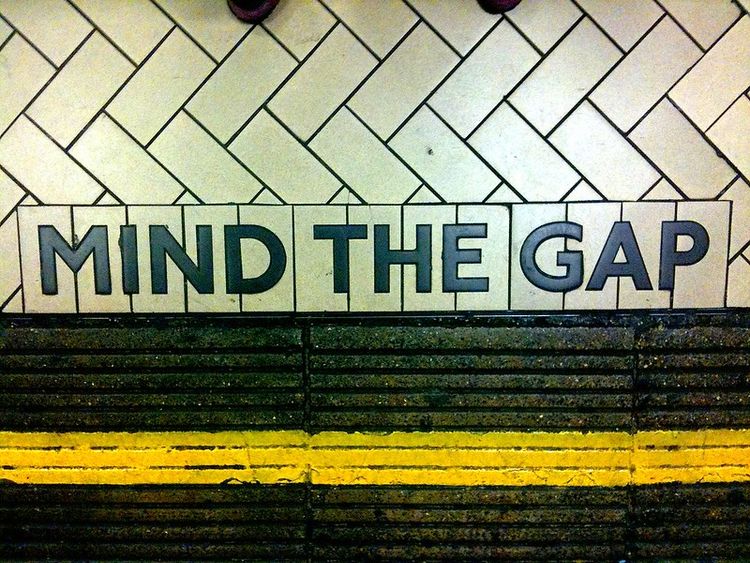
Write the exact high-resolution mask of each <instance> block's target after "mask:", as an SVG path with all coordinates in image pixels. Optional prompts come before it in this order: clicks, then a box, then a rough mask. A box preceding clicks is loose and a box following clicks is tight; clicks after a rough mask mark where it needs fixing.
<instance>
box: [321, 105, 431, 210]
mask: <svg viewBox="0 0 750 563" xmlns="http://www.w3.org/2000/svg"><path fill="white" fill-rule="evenodd" d="M309 147H310V149H312V150H313V151H314V152H315V153H316V154H317V155H318V156H319V157H320V158H322V159H323V160H324V161H325V162H326V163H327V164H328V165H329V166H331V168H333V169H334V170H335V171H336V173H337V174H338V175H339V176H340V177H341V178H342V179H343V180H344V181H345V182H347V184H349V186H351V187H352V188H353V189H354V190H355V191H356V192H357V194H359V196H360V197H362V198H364V200H365V201H367V202H368V203H403V202H404V201H405V200H406V198H408V197H409V195H411V194H412V193H413V192H414V190H416V189H417V188H418V187H419V186H420V184H421V180H420V179H419V178H417V177H416V176H415V175H414V174H412V173H411V171H409V169H408V168H407V167H406V166H404V164H403V163H402V162H400V161H399V159H398V158H397V157H396V156H395V155H394V154H393V153H391V152H390V151H389V150H388V149H387V147H386V146H385V145H384V144H383V143H382V141H380V139H378V138H377V137H376V136H375V135H373V134H372V133H371V132H370V131H369V130H368V129H367V127H365V126H364V125H363V124H362V123H361V122H360V121H359V120H358V119H357V118H356V117H355V116H354V115H352V113H351V111H349V110H348V109H347V108H342V109H341V110H340V111H339V112H337V113H336V115H335V116H334V117H333V119H331V121H329V122H328V123H327V124H326V126H325V127H324V128H323V129H322V130H321V131H320V132H319V133H318V134H317V135H316V136H315V137H314V138H313V140H312V141H311V142H310V145H309Z"/></svg>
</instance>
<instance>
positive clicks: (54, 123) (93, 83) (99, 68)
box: [28, 33, 135, 147]
mask: <svg viewBox="0 0 750 563" xmlns="http://www.w3.org/2000/svg"><path fill="white" fill-rule="evenodd" d="M134 68H135V67H133V65H132V64H131V63H130V62H129V61H128V60H127V59H126V58H125V57H123V56H122V55H121V54H120V53H119V51H117V49H115V48H114V47H113V46H112V44H111V43H110V42H109V41H107V40H106V39H105V38H104V37H103V36H102V35H101V34H99V33H94V34H93V35H92V36H91V37H89V39H88V40H87V41H86V42H85V43H84V44H83V46H82V47H81V48H80V49H79V50H78V52H76V54H75V55H73V57H72V58H71V59H70V60H69V61H68V64H66V65H65V67H63V68H62V69H61V70H60V72H59V73H58V74H57V76H55V78H54V80H52V82H51V83H50V84H49V86H47V87H46V88H45V89H44V92H42V93H41V95H40V96H39V97H38V98H37V99H36V100H35V101H34V103H33V104H32V105H31V107H30V108H29V110H28V115H29V116H30V117H31V118H32V119H33V120H34V121H35V122H36V123H38V124H39V125H40V126H41V127H42V128H43V129H44V130H45V131H46V132H47V133H49V134H50V135H52V137H53V138H54V139H55V140H56V141H57V142H58V143H60V144H61V145H62V146H64V147H67V146H68V145H69V144H70V143H71V141H73V139H74V138H75V137H76V135H78V133H79V132H80V131H81V130H82V129H83V128H84V127H85V126H86V125H87V124H88V123H89V121H91V119H93V117H94V115H96V113H97V112H98V111H99V110H100V109H101V108H102V106H103V105H104V104H106V102H107V101H108V100H109V98H110V97H111V96H112V95H113V94H114V93H115V92H116V91H117V89H118V88H119V87H120V85H121V84H122V83H123V82H125V80H126V79H127V78H128V76H130V74H131V73H132V72H133V70H134Z"/></svg>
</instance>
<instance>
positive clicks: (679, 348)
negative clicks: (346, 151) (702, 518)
mask: <svg viewBox="0 0 750 563" xmlns="http://www.w3.org/2000/svg"><path fill="white" fill-rule="evenodd" d="M749 370H750V315H749V314H747V313H712V314H708V313H701V314H698V313H690V314H685V315H674V314H671V315H655V314H643V315H621V314H603V313H602V314H597V315H591V316H583V315H581V316H577V315H565V316H515V315H507V316H496V317H486V318H477V317H421V318H417V317H401V318H390V319H389V318H384V317H369V318H368V317H361V318H356V319H351V318H341V319H325V318H314V317H296V318H267V319H242V318H221V317H187V318H166V317H161V318H160V317H149V318H134V317H115V318H112V319H105V318H74V317H56V318H53V317H42V318H39V317H34V318H15V319H8V318H5V319H2V320H0V371H2V375H0V413H1V414H2V416H0V429H3V430H51V431H64V430H86V431H111V430H139V431H147V430H189V431H196V430H223V429H304V430H306V431H307V432H310V433H315V432H321V431H326V430H345V431H360V430H361V431H393V430H422V431H424V430H477V431H488V430H510V429H514V430H619V431H623V430H625V431H637V430H649V429H676V428H688V429H694V428H741V427H748V426H750V405H749V404H748V400H747V397H748V391H750V371H749Z"/></svg>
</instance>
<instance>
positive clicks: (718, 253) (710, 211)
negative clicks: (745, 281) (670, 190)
mask: <svg viewBox="0 0 750 563" xmlns="http://www.w3.org/2000/svg"><path fill="white" fill-rule="evenodd" d="M677 220H686V221H695V222H697V223H699V224H700V225H702V226H703V227H704V228H705V229H706V232H707V233H708V240H709V246H708V252H707V253H706V255H705V256H704V257H703V258H702V259H701V260H700V262H698V263H697V264H694V265H692V266H677V268H676V271H675V274H674V291H673V293H672V306H673V307H674V308H675V309H683V308H690V307H702V308H706V307H724V292H725V290H726V275H725V272H726V267H727V253H728V244H729V236H728V232H727V231H728V228H729V202H724V201H722V202H715V203H714V202H711V203H707V202H704V201H680V202H678V203H677ZM685 238H687V237H679V238H678V244H677V249H678V251H687V250H689V248H691V245H690V243H689V241H684V240H683V241H681V240H680V239H685ZM685 246H687V248H685Z"/></svg>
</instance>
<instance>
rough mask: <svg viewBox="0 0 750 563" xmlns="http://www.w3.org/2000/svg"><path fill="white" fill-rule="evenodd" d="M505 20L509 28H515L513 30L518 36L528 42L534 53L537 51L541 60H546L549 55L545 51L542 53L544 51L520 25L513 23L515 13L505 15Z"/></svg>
mask: <svg viewBox="0 0 750 563" xmlns="http://www.w3.org/2000/svg"><path fill="white" fill-rule="evenodd" d="M503 19H504V20H505V21H506V22H507V23H508V25H509V26H511V27H512V28H513V30H514V31H515V32H516V33H517V34H518V35H520V36H521V37H522V38H523V39H524V41H526V43H528V44H529V45H530V46H531V48H532V49H534V51H536V54H537V55H539V57H540V58H544V57H545V56H546V55H547V53H545V52H544V51H542V49H541V48H540V47H539V46H538V45H537V44H536V43H534V42H533V41H532V40H531V39H530V38H529V36H528V35H526V33H524V32H523V30H522V29H521V28H520V27H518V25H516V22H514V21H513V13H512V12H509V13H507V14H504V17H503Z"/></svg>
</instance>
